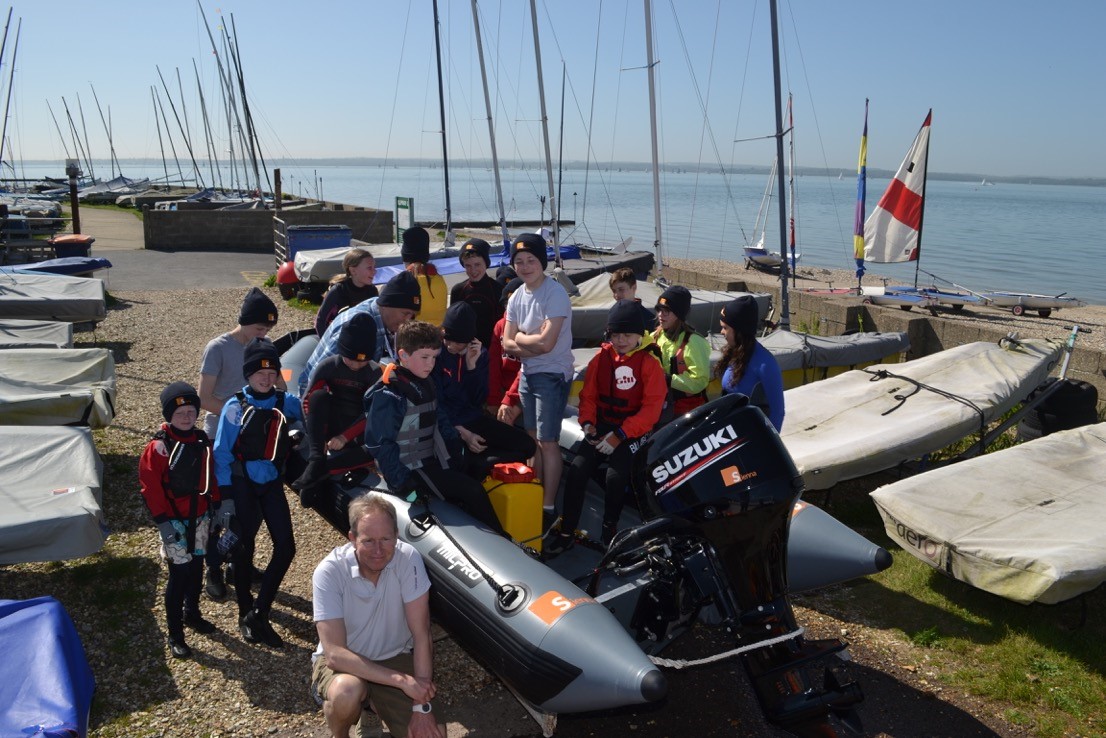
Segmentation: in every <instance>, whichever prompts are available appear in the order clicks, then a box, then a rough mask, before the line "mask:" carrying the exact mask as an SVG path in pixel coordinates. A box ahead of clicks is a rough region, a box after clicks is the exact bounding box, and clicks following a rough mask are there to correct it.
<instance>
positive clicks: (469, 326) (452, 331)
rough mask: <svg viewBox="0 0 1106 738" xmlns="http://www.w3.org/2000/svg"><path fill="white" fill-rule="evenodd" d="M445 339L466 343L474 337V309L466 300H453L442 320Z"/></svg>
mask: <svg viewBox="0 0 1106 738" xmlns="http://www.w3.org/2000/svg"><path fill="white" fill-rule="evenodd" d="M442 329H443V330H444V331H445V340H447V341H456V342H457V343H468V342H469V341H471V340H472V339H474V338H476V311H475V310H473V309H472V305H469V304H468V303H467V302H455V303H453V304H452V305H450V306H449V310H446V311H445V318H444V319H443V320H442Z"/></svg>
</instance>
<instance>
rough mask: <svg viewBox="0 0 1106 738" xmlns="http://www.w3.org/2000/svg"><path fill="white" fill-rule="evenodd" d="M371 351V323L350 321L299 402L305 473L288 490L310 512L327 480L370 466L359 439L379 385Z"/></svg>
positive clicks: (373, 343) (358, 318)
mask: <svg viewBox="0 0 1106 738" xmlns="http://www.w3.org/2000/svg"><path fill="white" fill-rule="evenodd" d="M375 350H376V321H374V320H373V318H372V316H371V315H367V314H364V313H362V314H360V315H355V316H353V318H351V319H350V320H349V322H347V323H346V324H345V325H343V326H342V331H341V333H340V334H339V335H338V353H337V355H335V356H330V357H328V358H326V359H323V360H322V361H321V362H320V363H319V364H318V365H317V366H316V367H315V369H314V370H313V371H312V373H311V378H310V379H309V380H308V383H307V387H308V389H307V393H306V395H305V396H304V400H303V405H304V413H305V414H306V416H307V442H308V449H309V450H310V453H309V456H308V461H307V470H306V471H304V473H303V476H301V477H300V478H299V479H298V480H297V481H296V483H295V484H294V485H293V486H294V488H295V489H297V490H298V491H299V493H300V502H302V503H303V505H304V507H310V506H311V504H312V503H313V502H314V501H315V498H316V497H317V494H318V490H319V485H320V484H321V483H322V482H324V481H325V480H326V478H327V475H330V474H340V473H343V472H346V471H351V470H353V469H360V468H364V467H367V466H369V465H370V464H371V463H372V457H371V456H369V454H368V452H367V451H366V450H365V447H364V446H363V445H362V444H361V439H362V437H363V436H364V435H365V410H364V398H365V393H366V392H367V391H368V389H369V387H372V386H373V384H374V383H375V382H376V381H377V380H378V379H380V374H381V369H380V365H379V364H377V363H376V362H375V361H373V360H372V356H373V352H374V351H375Z"/></svg>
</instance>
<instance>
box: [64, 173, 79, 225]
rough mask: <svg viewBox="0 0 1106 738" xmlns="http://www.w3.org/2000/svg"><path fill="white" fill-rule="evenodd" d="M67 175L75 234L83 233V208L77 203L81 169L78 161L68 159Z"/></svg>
mask: <svg viewBox="0 0 1106 738" xmlns="http://www.w3.org/2000/svg"><path fill="white" fill-rule="evenodd" d="M65 173H66V174H67V175H69V208H70V209H71V210H72V211H73V233H80V232H81V207H80V204H79V203H78V201H77V176H78V175H80V173H81V168H80V167H79V166H78V165H77V160H76V159H67V160H66V162H65Z"/></svg>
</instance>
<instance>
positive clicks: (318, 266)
mask: <svg viewBox="0 0 1106 738" xmlns="http://www.w3.org/2000/svg"><path fill="white" fill-rule="evenodd" d="M351 248H361V249H364V250H365V251H368V252H369V253H370V254H372V255H373V258H374V259H375V261H376V266H377V268H380V267H385V266H390V265H393V264H401V263H402V261H403V260H402V259H401V258H400V249H401V248H402V247H401V245H400V244H398V243H364V242H361V241H357V242H355V243H354V244H353V245H352V246H342V247H339V248H331V249H303V250H300V251H297V252H296V255H295V257H294V258H293V260H292V263H293V268H294V269H295V270H296V276H297V277H299V280H300V281H301V282H329V281H330V280H331V279H332V278H333V277H336V276H337V275H339V274H341V273H342V259H344V258H345V256H346V254H347V253H349V250H350V249H351ZM460 253H461V249H460V248H451V249H446V248H444V243H434V244H431V249H430V258H431V259H440V258H452V259H456V258H457V256H458V254H460Z"/></svg>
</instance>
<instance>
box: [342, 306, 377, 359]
mask: <svg viewBox="0 0 1106 738" xmlns="http://www.w3.org/2000/svg"><path fill="white" fill-rule="evenodd" d="M375 353H376V321H375V320H374V319H373V316H371V315H369V314H368V313H358V314H357V315H354V316H353V317H352V318H350V319H349V320H348V321H346V324H345V325H343V326H342V332H341V333H339V334H338V355H339V356H344V357H346V358H347V359H352V360H353V361H368V360H369V359H371V358H372V357H373V355H374V354H375Z"/></svg>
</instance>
